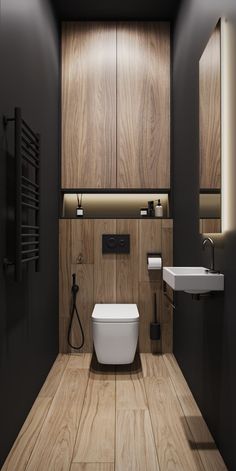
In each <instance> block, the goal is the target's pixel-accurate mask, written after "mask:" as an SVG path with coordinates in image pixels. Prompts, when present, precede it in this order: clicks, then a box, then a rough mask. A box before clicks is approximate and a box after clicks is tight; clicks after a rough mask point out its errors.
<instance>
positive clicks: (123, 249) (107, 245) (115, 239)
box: [102, 234, 130, 254]
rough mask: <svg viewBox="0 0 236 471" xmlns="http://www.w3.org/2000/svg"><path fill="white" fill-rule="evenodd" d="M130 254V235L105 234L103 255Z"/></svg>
mask: <svg viewBox="0 0 236 471" xmlns="http://www.w3.org/2000/svg"><path fill="white" fill-rule="evenodd" d="M129 252H130V235H129V234H103V235H102V253H103V254H106V253H117V254H119V253H126V254H128V253H129Z"/></svg>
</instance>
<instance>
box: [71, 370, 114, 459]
mask: <svg viewBox="0 0 236 471" xmlns="http://www.w3.org/2000/svg"><path fill="white" fill-rule="evenodd" d="M114 379H115V376H114ZM114 451H115V381H94V380H93V379H91V378H90V379H89V382H88V387H87V391H86V396H85V401H84V405H83V412H82V415H81V420H80V426H79V431H78V435H77V439H76V444H75V448H74V455H73V462H81V463H90V462H95V463H99V462H101V463H106V462H111V463H113V462H114Z"/></svg>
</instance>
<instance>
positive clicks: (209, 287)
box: [163, 267, 224, 294]
mask: <svg viewBox="0 0 236 471" xmlns="http://www.w3.org/2000/svg"><path fill="white" fill-rule="evenodd" d="M163 280H164V281H165V282H166V283H167V284H168V285H169V286H170V287H171V288H172V289H173V290H175V291H186V293H192V294H198V293H199V294H200V293H208V292H209V291H223V290H224V275H222V273H210V272H209V270H208V269H207V268H204V267H163Z"/></svg>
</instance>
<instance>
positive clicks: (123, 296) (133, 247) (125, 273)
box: [116, 219, 139, 303]
mask: <svg viewBox="0 0 236 471" xmlns="http://www.w3.org/2000/svg"><path fill="white" fill-rule="evenodd" d="M117 234H130V253H129V254H118V255H117V259H116V300H117V302H118V303H138V267H139V263H138V259H139V233H138V220H135V219H133V220H132V219H118V220H117Z"/></svg>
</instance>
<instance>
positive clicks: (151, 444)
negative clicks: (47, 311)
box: [2, 353, 227, 471]
mask: <svg viewBox="0 0 236 471" xmlns="http://www.w3.org/2000/svg"><path fill="white" fill-rule="evenodd" d="M62 358H65V362H66V366H65V370H64V373H63V375H62V377H61V381H60V383H59V385H58V387H57V390H56V392H55V384H56V383H57V381H55V378H56V377H58V374H57V373H58V372H59V371H60V370H62ZM93 358H94V357H93ZM90 362H91V354H77V355H64V356H59V357H58V359H57V360H56V362H55V364H54V366H53V369H52V372H51V373H49V375H48V378H47V380H46V384H45V386H44V387H43V388H42V391H48V392H49V393H50V394H54V393H55V394H54V399H52V397H38V398H37V399H36V401H35V403H34V405H33V407H32V409H31V411H30V413H29V416H28V417H27V419H26V421H25V424H24V425H23V427H22V429H21V431H20V433H19V436H18V437H17V440H16V442H15V444H14V446H13V448H12V450H11V451H10V453H9V456H8V457H7V460H6V462H5V463H4V465H3V468H2V469H3V471H25V470H29V469H30V470H32V471H45V470H50V471H51V470H55V471H57V470H67V471H69V470H70V471H143V470H144V471H145V470H146V471H158V470H159V469H160V471H169V470H171V471H174V470H176V471H185V470H187V471H195V470H197V471H202V470H205V471H226V470H227V468H226V466H225V464H224V462H223V459H222V457H221V456H220V453H219V451H218V450H217V448H216V445H215V443H214V441H213V438H212V436H211V434H210V432H209V430H208V428H207V426H206V423H205V421H204V419H203V418H202V416H201V413H200V411H199V408H198V406H197V404H196V402H195V401H194V398H193V396H192V394H191V391H190V389H189V387H188V385H187V383H186V381H185V379H184V377H183V374H182V373H181V371H180V369H179V366H178V364H177V362H176V360H175V358H174V356H173V355H170V354H168V355H151V354H144V353H143V354H141V364H142V369H141V366H140V361H139V356H138V355H137V356H136V358H135V362H134V364H133V365H126V366H119V367H116V371H115V369H112V368H110V367H109V369H108V368H107V367H106V366H105V365H100V366H99V365H96V361H95V363H94V361H93V359H92V363H91V370H89V368H90ZM57 363H58V365H56V364H57ZM93 369H98V374H97V376H96V375H95V373H94V371H93ZM88 378H89V382H88ZM50 382H51V384H50ZM86 386H88V387H87V391H86ZM85 391H86V393H85ZM85 394H86V396H85ZM83 403H84V407H83ZM73 450H74V452H73ZM72 452H73V453H72ZM78 453H79V454H78ZM80 457H81V458H82V459H83V461H72V460H73V459H76V458H78V460H80ZM102 459H103V461H102Z"/></svg>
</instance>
